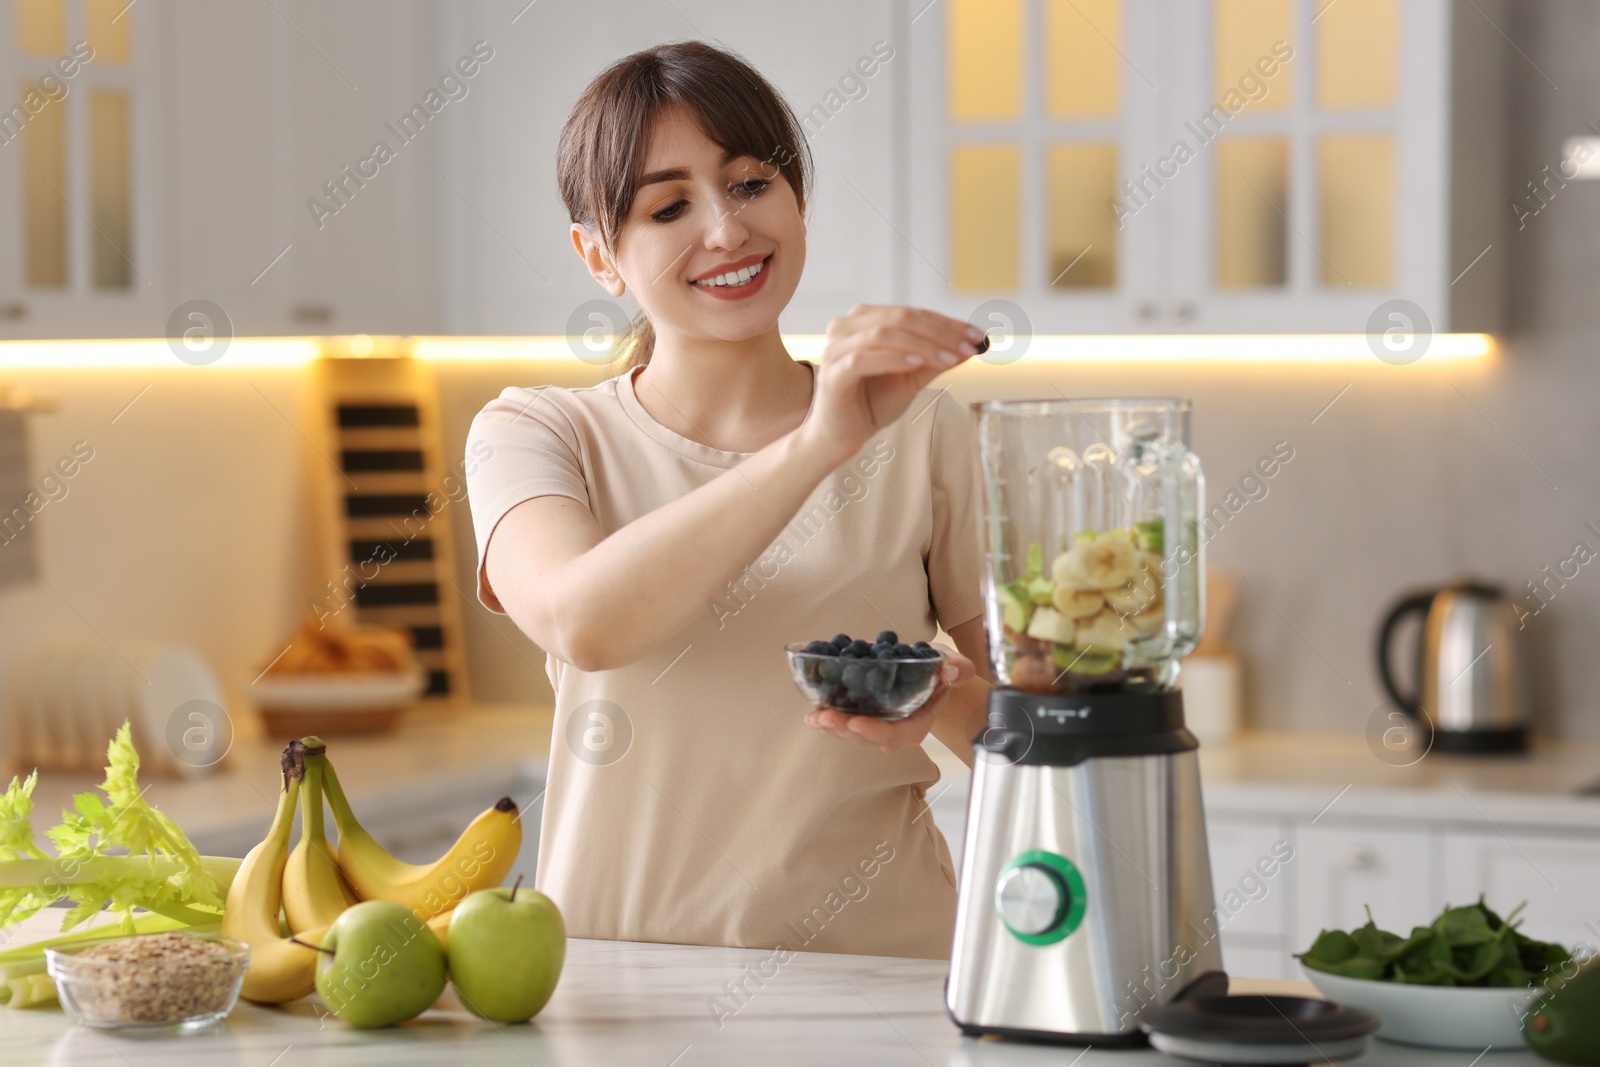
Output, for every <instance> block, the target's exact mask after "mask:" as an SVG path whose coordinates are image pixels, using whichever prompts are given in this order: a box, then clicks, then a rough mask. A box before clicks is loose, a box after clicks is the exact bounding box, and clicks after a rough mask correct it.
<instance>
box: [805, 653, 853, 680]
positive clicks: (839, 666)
mask: <svg viewBox="0 0 1600 1067" xmlns="http://www.w3.org/2000/svg"><path fill="white" fill-rule="evenodd" d="M812 662H813V663H815V664H816V665H817V673H818V675H819V676H820V677H821V678H822V680H823V681H825V682H830V683H832V684H835V685H837V684H838V682H839V679H841V678H843V677H844V669H845V666H846V664H845V663H844V662H842V661H841V660H839V659H837V658H834V659H823V660H813V661H812Z"/></svg>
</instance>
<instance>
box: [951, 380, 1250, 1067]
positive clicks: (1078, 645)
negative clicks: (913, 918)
mask: <svg viewBox="0 0 1600 1067" xmlns="http://www.w3.org/2000/svg"><path fill="white" fill-rule="evenodd" d="M972 407H973V411H974V414H975V416H976V421H977V428H978V440H979V448H980V452H981V461H982V463H981V465H982V470H983V475H984V487H985V493H984V501H983V513H982V533H981V536H980V541H981V543H982V548H983V551H984V561H985V567H984V579H983V586H984V595H985V599H986V602H987V603H986V607H987V614H986V616H985V627H986V630H987V633H988V639H989V658H990V662H991V665H992V667H993V670H994V676H995V679H996V683H997V684H996V686H995V688H994V690H993V691H992V693H991V694H990V700H989V708H988V719H987V728H986V729H985V730H984V731H983V733H981V734H980V735H979V736H978V737H976V738H974V739H973V748H974V751H975V753H976V757H977V758H976V759H975V761H974V764H973V771H972V792H971V798H970V800H969V802H968V808H967V829H966V839H965V843H964V846H963V849H962V855H961V870H960V883H959V894H960V897H959V903H958V905H957V915H956V927H955V938H954V942H953V945H952V950H951V960H950V976H949V979H948V981H947V983H946V987H945V1007H946V1010H947V1011H948V1012H949V1014H950V1017H951V1019H952V1020H953V1021H954V1022H955V1023H956V1024H957V1025H958V1026H959V1027H960V1028H961V1029H962V1031H964V1032H965V1033H968V1034H998V1035H1001V1036H1008V1037H1018V1038H1026V1039H1035V1040H1055V1041H1066V1042H1076V1043H1092V1044H1095V1045H1102V1046H1105V1045H1117V1044H1140V1043H1143V1042H1144V1041H1145V1040H1146V1039H1145V1038H1144V1036H1143V1034H1142V1033H1141V1031H1140V1023H1141V1022H1142V1021H1143V1020H1144V1019H1145V1018H1146V1017H1147V1016H1148V1015H1150V1014H1151V1013H1153V1012H1154V1011H1156V1010H1157V1009H1158V1008H1161V1007H1163V1006H1164V1005H1167V1004H1170V1003H1172V1002H1173V1001H1175V1000H1178V999H1180V998H1184V997H1188V996H1197V997H1206V998H1209V997H1217V996H1224V995H1226V991H1227V976H1226V975H1225V974H1224V973H1223V970H1222V953H1221V948H1220V945H1219V944H1218V941H1217V930H1216V925H1215V924H1216V917H1215V907H1214V902H1213V898H1212V883H1211V869H1210V867H1211V865H1210V858H1209V854H1208V851H1207V844H1206V828H1205V820H1204V815H1203V810H1202V807H1201V797H1200V773H1199V764H1198V760H1197V757H1196V750H1197V749H1198V748H1199V743H1198V742H1197V741H1196V740H1195V738H1194V736H1193V735H1192V734H1191V733H1190V732H1189V731H1188V730H1187V729H1186V728H1185V726H1184V719H1183V700H1182V695H1181V694H1180V693H1179V692H1178V691H1177V689H1176V688H1174V683H1175V681H1176V679H1177V675H1178V660H1179V657H1181V656H1183V655H1185V654H1186V653H1188V652H1190V651H1192V650H1193V649H1194V647H1195V645H1196V644H1197V643H1198V641H1199V639H1200V633H1201V620H1202V617H1203V603H1202V596H1203V593H1202V590H1203V588H1204V582H1203V570H1204V547H1203V545H1202V543H1201V540H1200V534H1199V528H1198V520H1199V517H1200V515H1201V514H1202V511H1203V495H1204V478H1203V476H1202V474H1201V470H1200V463H1199V460H1198V459H1197V458H1196V457H1195V455H1194V454H1193V453H1192V452H1191V451H1190V450H1189V422H1190V405H1189V402H1188V401H1187V400H1181V399H1167V398H1153V399H1126V400H1124V399H1115V400H1103V399H1102V400H1043V401H1031V400H1030V401H990V402H985V403H979V404H974V405H972Z"/></svg>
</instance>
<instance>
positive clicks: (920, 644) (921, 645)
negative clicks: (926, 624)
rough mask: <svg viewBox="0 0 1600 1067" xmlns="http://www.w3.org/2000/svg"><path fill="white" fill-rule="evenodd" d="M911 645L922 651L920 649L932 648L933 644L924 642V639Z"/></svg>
mask: <svg viewBox="0 0 1600 1067" xmlns="http://www.w3.org/2000/svg"><path fill="white" fill-rule="evenodd" d="M911 647H912V648H914V649H916V650H917V651H918V652H922V651H925V650H927V649H930V648H932V647H933V646H932V645H930V644H928V642H926V641H918V642H917V643H916V644H914V645H912V646H911Z"/></svg>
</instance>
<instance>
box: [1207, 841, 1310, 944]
mask: <svg viewBox="0 0 1600 1067" xmlns="http://www.w3.org/2000/svg"><path fill="white" fill-rule="evenodd" d="M1206 836H1207V841H1208V843H1209V844H1210V846H1211V882H1212V885H1213V888H1214V891H1215V894H1216V900H1217V904H1218V907H1219V908H1220V909H1221V912H1220V913H1219V914H1220V921H1219V922H1218V924H1217V925H1218V927H1219V928H1220V929H1221V930H1222V932H1223V934H1224V936H1225V937H1232V938H1237V937H1238V936H1239V935H1244V934H1255V935H1261V936H1265V937H1271V938H1278V937H1280V936H1281V935H1282V933H1283V929H1284V926H1285V925H1286V923H1287V921H1288V914H1289V909H1288V900H1289V897H1290V888H1289V887H1290V885H1291V883H1292V873H1293V868H1294V865H1295V864H1296V863H1297V862H1299V861H1298V858H1294V859H1290V860H1289V862H1288V863H1283V862H1282V856H1283V855H1284V854H1285V853H1284V846H1285V845H1288V846H1289V847H1290V848H1292V847H1293V846H1292V845H1290V844H1289V843H1290V840H1291V839H1292V838H1293V836H1294V831H1293V828H1292V824H1290V823H1288V822H1286V821H1282V820H1278V819H1262V820H1256V819H1240V818H1233V817H1226V818H1218V817H1212V818H1211V819H1208V820H1207V822H1206ZM1269 871H1270V872H1272V873H1271V874H1267V873H1266V872H1269Z"/></svg>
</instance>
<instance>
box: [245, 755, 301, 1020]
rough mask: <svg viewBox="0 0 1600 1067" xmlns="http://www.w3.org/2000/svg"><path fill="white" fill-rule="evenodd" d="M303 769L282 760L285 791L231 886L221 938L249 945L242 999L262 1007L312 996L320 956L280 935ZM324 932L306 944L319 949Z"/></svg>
mask: <svg viewBox="0 0 1600 1067" xmlns="http://www.w3.org/2000/svg"><path fill="white" fill-rule="evenodd" d="M300 777H301V769H300V768H299V767H291V765H290V759H289V754H288V751H287V750H285V755H284V775H283V792H282V793H281V794H280V795H279V797H278V813H277V814H276V815H275V816H274V817H273V820H272V828H271V829H270V830H268V831H267V836H266V838H265V839H263V840H262V842H261V843H260V844H259V845H257V846H256V847H255V848H253V849H251V850H250V853H249V855H247V856H245V858H244V862H243V863H241V864H240V865H239V873H238V874H236V875H234V878H233V884H232V885H230V886H229V887H228V898H227V902H226V903H225V904H224V906H223V911H222V934H223V936H224V937H231V938H234V939H235V940H238V941H243V942H245V943H246V944H248V945H249V946H250V965H249V967H248V968H247V969H246V970H245V974H244V987H243V988H242V989H241V990H240V995H241V996H243V997H244V998H245V999H246V1000H253V1001H255V1002H257V1003H259V1004H282V1003H283V1002H284V1001H288V1000H296V999H298V998H300V997H303V996H305V995H306V994H307V993H309V992H311V990H312V988H313V987H314V985H315V981H314V976H315V973H316V972H315V964H316V961H317V954H316V952H315V951H314V950H312V949H309V948H306V947H305V946H303V945H297V944H295V943H294V942H292V941H290V940H289V939H288V938H286V937H283V936H282V935H281V934H280V933H279V928H278V911H279V909H280V908H281V907H282V905H283V869H284V866H285V865H286V864H287V862H288V858H289V832H290V831H291V830H292V829H293V828H294V809H295V803H296V801H297V800H298V799H299V795H300ZM322 934H323V931H321V930H307V931H306V932H305V934H304V935H303V939H304V940H306V941H309V942H310V943H312V944H320V943H321V940H322Z"/></svg>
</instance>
